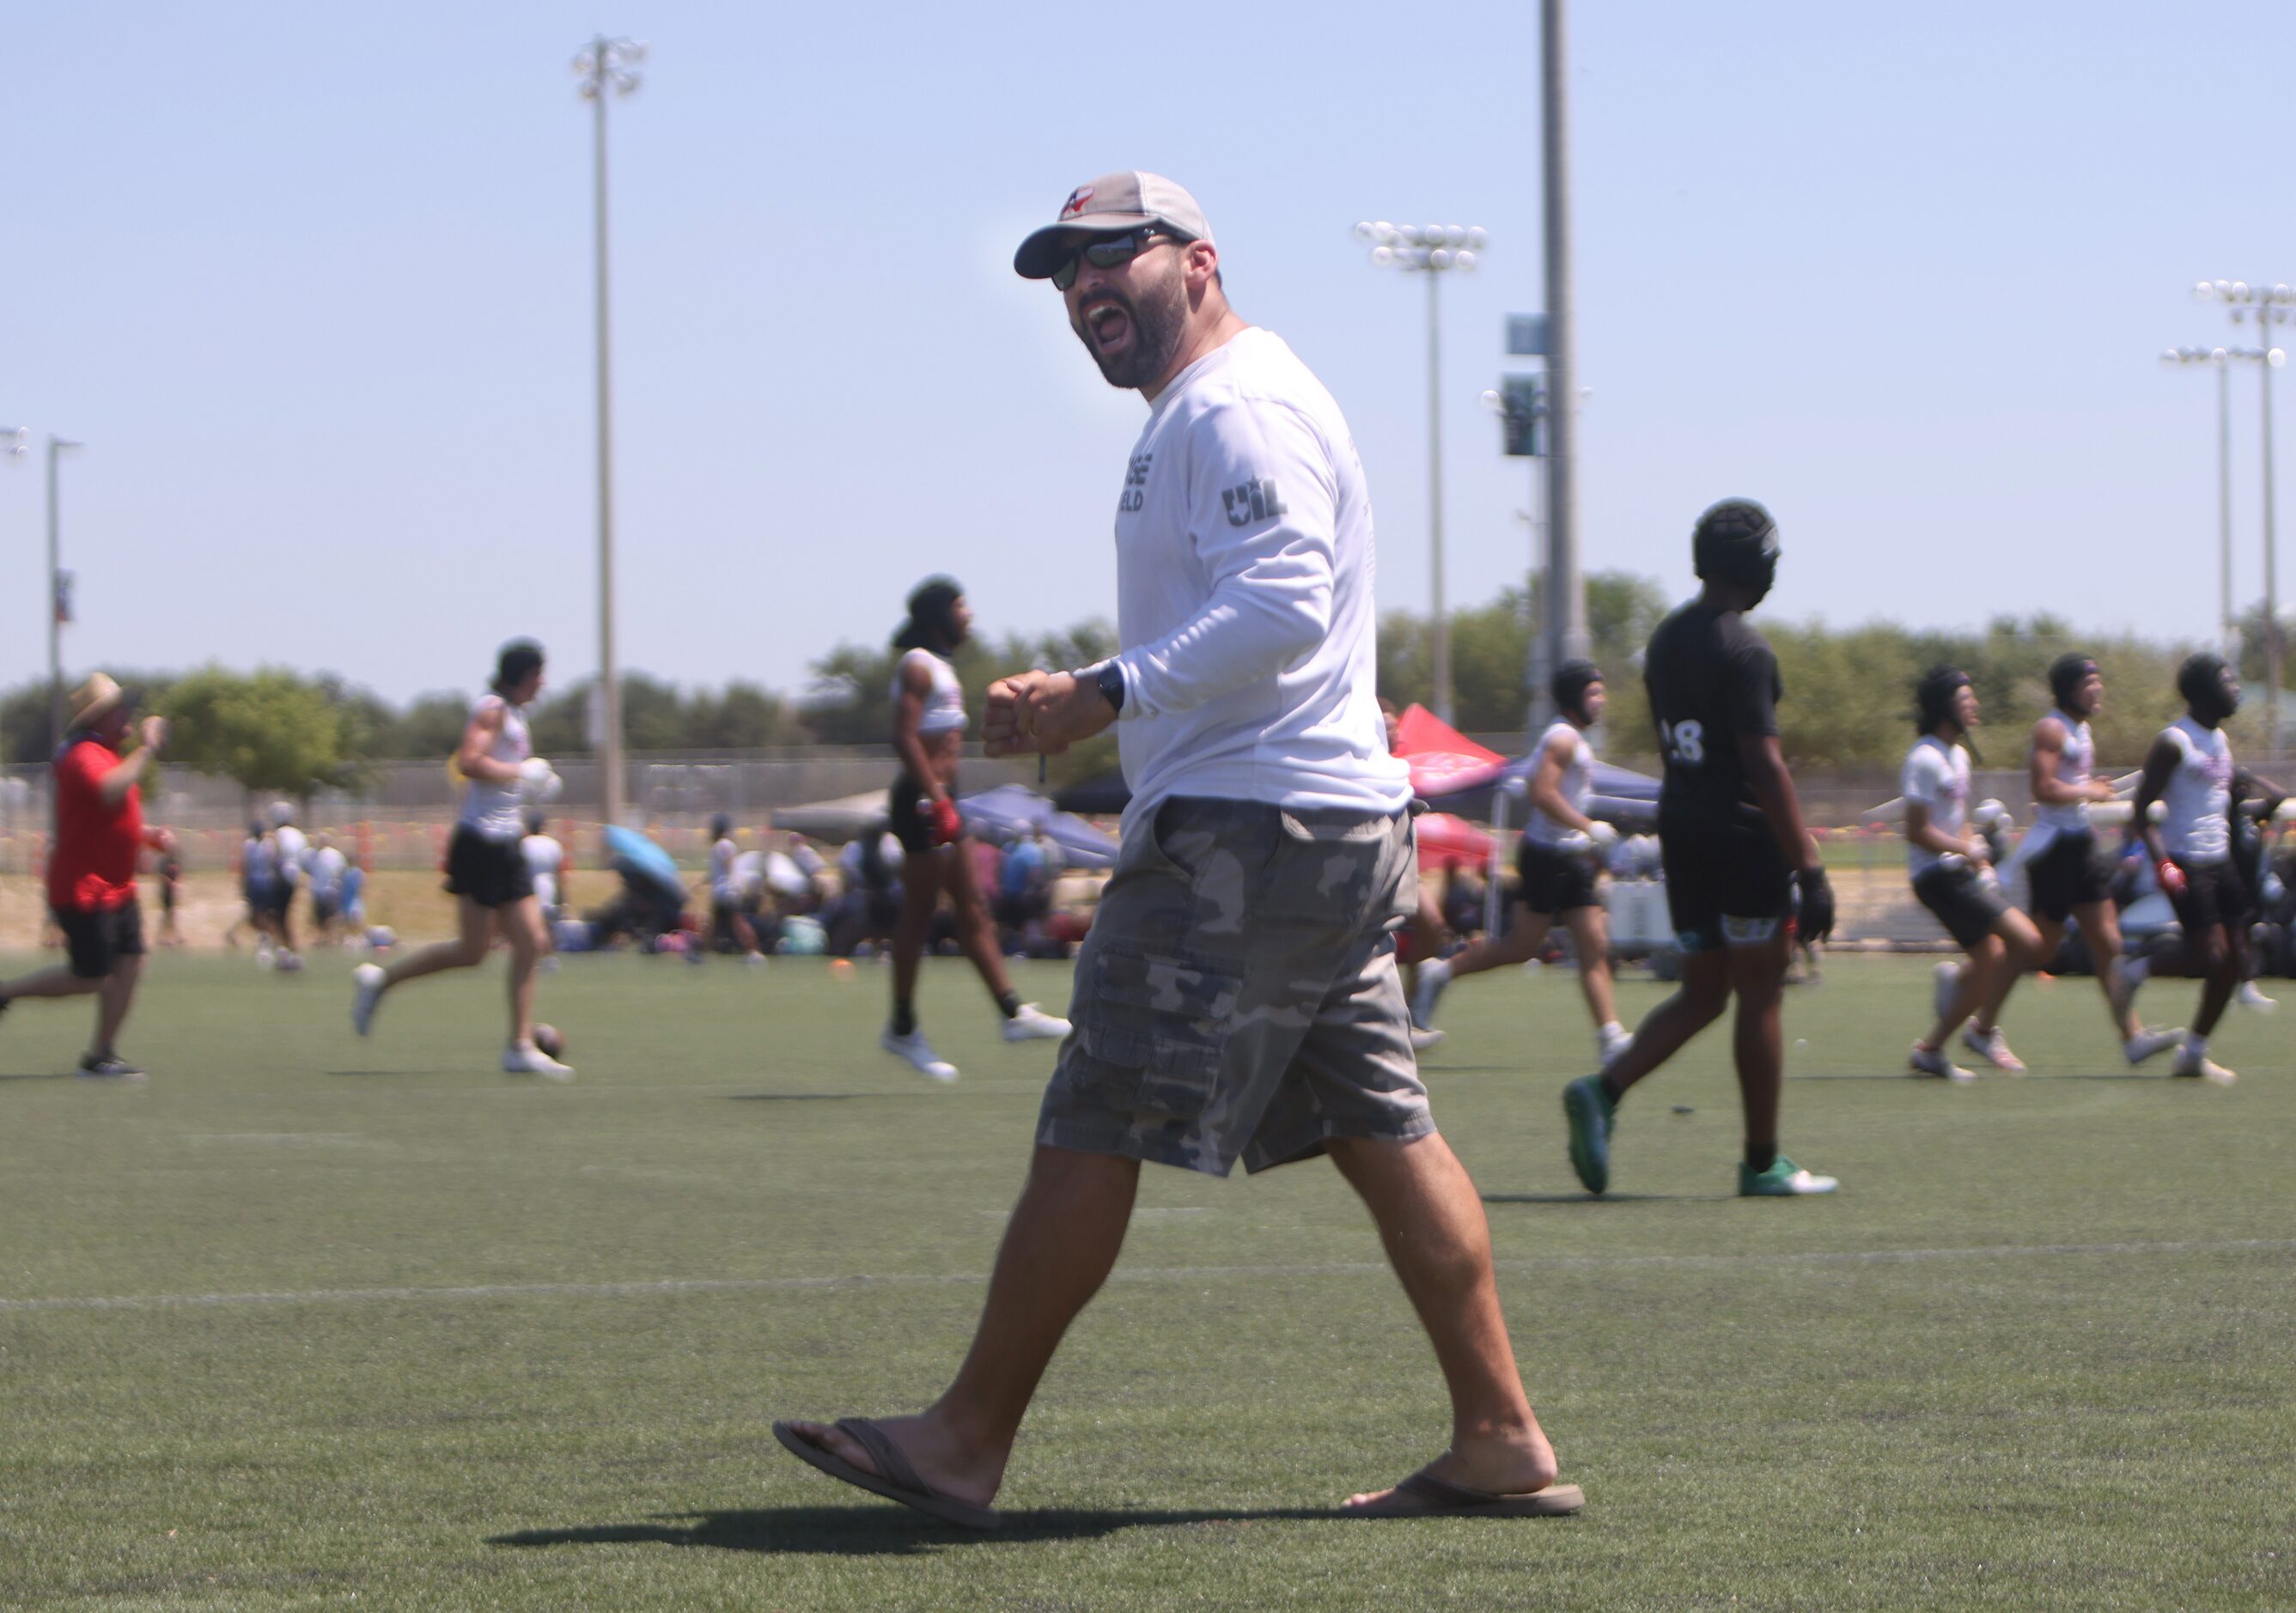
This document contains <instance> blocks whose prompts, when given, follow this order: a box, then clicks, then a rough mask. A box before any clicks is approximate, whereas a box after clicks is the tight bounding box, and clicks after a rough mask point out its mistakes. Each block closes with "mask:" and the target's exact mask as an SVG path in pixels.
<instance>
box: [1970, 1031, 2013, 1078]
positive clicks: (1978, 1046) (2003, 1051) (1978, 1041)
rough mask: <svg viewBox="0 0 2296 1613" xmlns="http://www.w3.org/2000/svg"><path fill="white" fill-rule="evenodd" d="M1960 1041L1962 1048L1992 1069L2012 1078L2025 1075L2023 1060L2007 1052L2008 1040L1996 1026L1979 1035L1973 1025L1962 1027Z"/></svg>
mask: <svg viewBox="0 0 2296 1613" xmlns="http://www.w3.org/2000/svg"><path fill="white" fill-rule="evenodd" d="M1961 1040H1962V1044H1963V1045H1964V1046H1965V1047H1967V1048H1968V1049H1969V1051H1970V1052H1973V1053H1975V1054H1976V1055H1977V1056H1978V1057H1979V1058H1980V1059H1982V1060H1985V1061H1986V1062H1987V1063H1988V1064H1990V1065H1991V1066H1993V1068H1994V1069H1998V1070H2004V1071H2006V1072H2007V1073H2008V1074H2010V1075H2013V1076H2021V1075H2023V1074H2024V1073H2025V1060H2022V1059H2021V1058H2019V1057H2018V1056H2017V1055H2016V1054H2015V1053H2013V1052H2010V1051H2009V1038H2008V1037H2006V1036H2003V1035H2002V1034H2001V1028H2000V1027H1999V1026H1998V1025H1997V1026H1995V1027H1994V1028H1992V1029H1991V1030H1989V1031H1985V1032H1983V1033H1980V1032H1979V1030H1978V1028H1977V1027H1976V1026H1974V1025H1969V1026H1964V1028H1962V1033H1961Z"/></svg>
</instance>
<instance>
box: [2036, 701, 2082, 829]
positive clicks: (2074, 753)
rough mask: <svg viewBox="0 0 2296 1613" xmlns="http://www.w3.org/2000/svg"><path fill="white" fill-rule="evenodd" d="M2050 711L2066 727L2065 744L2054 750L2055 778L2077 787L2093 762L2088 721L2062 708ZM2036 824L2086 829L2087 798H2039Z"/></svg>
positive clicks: (2048, 826)
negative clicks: (2051, 799) (2065, 799)
mask: <svg viewBox="0 0 2296 1613" xmlns="http://www.w3.org/2000/svg"><path fill="white" fill-rule="evenodd" d="M2049 715H2050V716H2053V717H2054V718H2056V719H2057V721H2058V722H2059V723H2060V724H2062V725H2063V727H2064V731H2065V748H2064V749H2062V750H2060V751H2059V752H2057V772H2056V780H2057V782H2058V783H2060V784H2070V785H2071V786H2073V788H2075V789H2077V790H2078V789H2079V788H2080V787H2081V786H2083V785H2085V784H2087V782H2088V781H2089V772H2090V769H2091V768H2093V767H2095V765H2096V741H2095V740H2093V739H2091V738H2090V737H2089V732H2088V725H2087V723H2084V722H2076V721H2075V720H2074V719H2073V718H2071V717H2069V716H2066V715H2065V714H2064V713H2063V712H2062V711H2052V712H2050V713H2049ZM2033 823H2034V826H2035V827H2036V828H2047V829H2053V830H2054V831H2056V832H2057V833H2059V834H2083V833H2086V832H2087V830H2088V803H2087V801H2041V802H2038V803H2037V804H2036V805H2035V806H2034V808H2033Z"/></svg>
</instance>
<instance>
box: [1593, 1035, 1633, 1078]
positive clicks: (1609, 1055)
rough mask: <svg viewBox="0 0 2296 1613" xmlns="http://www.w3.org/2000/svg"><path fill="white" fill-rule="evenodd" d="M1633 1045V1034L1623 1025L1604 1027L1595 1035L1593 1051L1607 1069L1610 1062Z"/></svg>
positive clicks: (1609, 1066)
mask: <svg viewBox="0 0 2296 1613" xmlns="http://www.w3.org/2000/svg"><path fill="white" fill-rule="evenodd" d="M1634 1044H1635V1033H1634V1032H1632V1031H1630V1030H1628V1028H1626V1027H1625V1026H1623V1025H1605V1026H1604V1027H1603V1028H1602V1029H1600V1030H1598V1031H1596V1032H1595V1053H1596V1055H1597V1056H1598V1057H1599V1058H1600V1059H1601V1060H1602V1061H1603V1063H1602V1068H1603V1069H1610V1068H1611V1061H1612V1060H1615V1059H1617V1058H1618V1056H1619V1055H1620V1053H1622V1052H1626V1051H1627V1049H1628V1048H1629V1047H1632V1046H1633V1045H1634Z"/></svg>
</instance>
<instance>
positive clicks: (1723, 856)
mask: <svg viewBox="0 0 2296 1613" xmlns="http://www.w3.org/2000/svg"><path fill="white" fill-rule="evenodd" d="M1658 848H1659V861H1660V864H1661V866H1662V867H1663V868H1664V869H1665V871H1666V906H1667V912H1668V913H1669V916H1670V917H1671V918H1672V919H1673V921H1674V939H1675V945H1676V946H1679V947H1681V948H1682V950H1683V951H1685V952H1712V951H1714V950H1715V949H1716V948H1718V947H1722V946H1761V945H1763V944H1764V943H1765V942H1768V941H1775V939H1777V938H1778V935H1779V933H1780V932H1781V931H1782V930H1784V928H1785V921H1786V915H1787V913H1790V912H1792V908H1793V872H1792V870H1791V869H1789V868H1788V867H1787V866H1786V864H1785V859H1784V857H1781V856H1778V843H1777V840H1776V839H1775V837H1773V836H1772V835H1771V833H1770V826H1769V825H1768V824H1767V823H1745V822H1741V821H1737V820H1733V821H1731V822H1727V823H1718V822H1716V821H1715V820H1713V819H1711V818H1702V817H1691V816H1688V815H1681V816H1675V817H1668V816H1665V815H1661V817H1660V818H1659V821H1658Z"/></svg>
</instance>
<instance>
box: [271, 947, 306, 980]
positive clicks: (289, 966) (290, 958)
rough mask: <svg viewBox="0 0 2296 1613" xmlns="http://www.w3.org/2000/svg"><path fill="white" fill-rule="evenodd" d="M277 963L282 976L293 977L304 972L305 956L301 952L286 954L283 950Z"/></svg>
mask: <svg viewBox="0 0 2296 1613" xmlns="http://www.w3.org/2000/svg"><path fill="white" fill-rule="evenodd" d="M275 962H277V964H278V966H279V972H280V973H281V974H283V975H292V974H300V973H302V972H303V954H301V953H299V952H286V951H282V952H281V953H280V954H279V956H278V958H277V959H276V960H275Z"/></svg>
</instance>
